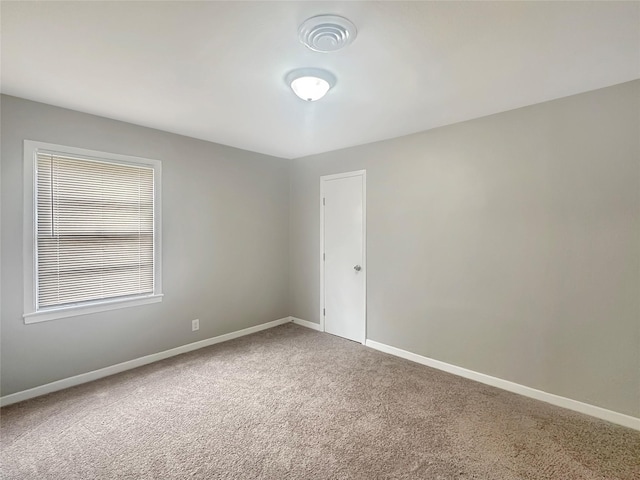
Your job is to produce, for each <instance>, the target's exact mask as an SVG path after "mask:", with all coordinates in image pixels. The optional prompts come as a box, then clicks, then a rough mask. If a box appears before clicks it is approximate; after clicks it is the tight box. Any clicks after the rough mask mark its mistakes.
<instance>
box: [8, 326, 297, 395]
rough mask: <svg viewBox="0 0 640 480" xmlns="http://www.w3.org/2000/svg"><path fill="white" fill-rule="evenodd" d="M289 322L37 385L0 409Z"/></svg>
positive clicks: (257, 327) (177, 348) (200, 342)
mask: <svg viewBox="0 0 640 480" xmlns="http://www.w3.org/2000/svg"><path fill="white" fill-rule="evenodd" d="M291 321H292V318H291V317H285V318H281V319H279V320H274V321H272V322H267V323H262V324H260V325H256V326H255V327H249V328H245V329H243V330H238V331H236V332H231V333H226V334H224V335H219V336H217V337H212V338H207V339H206V340H200V341H199V342H193V343H189V344H187V345H182V346H180V347H176V348H172V349H170V350H165V351H163V352H158V353H153V354H151V355H146V356H144V357H139V358H134V359H133V360H129V361H127V362H122V363H118V364H116V365H111V366H109V367H105V368H100V369H98V370H93V371H91V372H87V373H81V374H80V375H75V376H73V377H69V378H63V379H62V380H57V381H55V382H51V383H47V384H45V385H40V386H38V387H34V388H30V389H28V390H23V391H21V392H16V393H12V394H10V395H5V396H4V397H0V406H2V407H4V406H5V405H11V404H12V403H17V402H22V401H23V400H28V399H30V398H34V397H39V396H41V395H46V394H47V393H51V392H56V391H58V390H63V389H65V388H69V387H74V386H76V385H80V384H82V383H87V382H92V381H94V380H97V379H99V378H103V377H108V376H109V375H114V374H116V373H120V372H124V371H125V370H131V369H133V368H137V367H141V366H143V365H147V364H149V363H153V362H157V361H159V360H164V359H165V358H169V357H174V356H176V355H180V354H182V353H187V352H191V351H193V350H198V349H199V348H204V347H208V346H210V345H215V344H216V343H221V342H226V341H228V340H233V339H234V338H238V337H243V336H245V335H250V334H252V333H256V332H259V331H261V330H266V329H268V328H273V327H277V326H278V325H282V324H284V323H289V322H291Z"/></svg>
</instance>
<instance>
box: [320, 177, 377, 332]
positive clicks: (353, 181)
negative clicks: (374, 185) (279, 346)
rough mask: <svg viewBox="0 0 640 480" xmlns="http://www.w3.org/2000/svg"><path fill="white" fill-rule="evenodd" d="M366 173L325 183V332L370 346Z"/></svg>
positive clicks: (322, 229) (322, 231) (323, 179)
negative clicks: (368, 331)
mask: <svg viewBox="0 0 640 480" xmlns="http://www.w3.org/2000/svg"><path fill="white" fill-rule="evenodd" d="M365 179H366V175H365V171H364V170H362V171H358V172H349V173H344V174H338V175H328V176H325V177H321V179H320V192H321V195H322V202H321V208H322V211H321V224H320V225H321V227H320V235H321V241H320V245H321V250H322V251H321V253H320V254H321V260H320V261H321V281H320V284H321V293H320V298H321V304H322V305H321V308H322V312H321V315H322V316H321V318H322V319H324V331H325V332H327V333H332V334H334V335H339V336H341V337H344V338H348V339H349V340H354V341H356V342H360V343H364V341H365V329H366V272H367V270H366V265H365V263H366V251H365V245H366V242H365V235H366V223H365V219H366V214H365V186H366V184H365Z"/></svg>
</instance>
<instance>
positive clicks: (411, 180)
mask: <svg viewBox="0 0 640 480" xmlns="http://www.w3.org/2000/svg"><path fill="white" fill-rule="evenodd" d="M639 115H640V81H634V82H630V83H626V84H622V85H618V86H614V87H610V88H605V89H601V90H597V91H593V92H589V93H585V94H581V95H576V96H572V97H567V98H563V99H560V100H556V101H552V102H548V103H543V104H539V105H535V106H531V107H527V108H522V109H518V110H514V111H510V112H506V113H501V114H497V115H493V116H490V117H485V118H481V119H477V120H473V121H469V122H465V123H461V124H457V125H452V126H448V127H444V128H439V129H436V130H431V131H427V132H424V133H420V134H416V135H410V136H407V137H402V138H397V139H393V140H388V141H384V142H378V143H374V144H369V145H364V146H360V147H354V148H350V149H345V150H341V151H335V152H330V153H327V154H322V155H316V156H312V157H307V158H302V159H298V160H295V161H294V163H293V166H292V173H291V217H290V228H291V257H290V268H291V280H290V281H291V311H290V314H291V315H293V316H296V317H299V318H302V319H306V320H310V321H313V322H318V321H319V318H318V317H319V315H318V311H319V289H320V288H319V265H318V264H319V262H318V249H319V177H320V176H321V175H326V174H333V173H338V172H345V171H351V170H358V169H366V170H367V197H368V201H367V233H368V242H367V264H368V272H367V286H368V300H367V309H368V310H367V315H368V324H367V329H368V332H367V337H368V338H370V339H372V340H376V341H378V342H382V343H385V344H388V345H392V346H395V347H398V348H402V349H405V350H408V351H411V352H414V353H417V354H420V355H424V356H427V357H431V358H434V359H437V360H441V361H444V362H448V363H451V364H454V365H458V366H461V367H466V368H469V369H471V370H475V371H478V372H482V373H486V374H488V375H493V376H496V377H500V378H503V379H506V380H511V381H514V382H517V383H520V384H523V385H527V386H530V387H533V388H537V389H541V390H544V391H547V392H551V393H555V394H558V395H562V396H565V397H569V398H572V399H576V400H580V401H583V402H586V403H590V404H593V405H598V406H602V407H604V408H608V409H611V410H614V411H618V412H621V413H626V414H630V415H634V416H640V119H639ZM380 121H384V119H380Z"/></svg>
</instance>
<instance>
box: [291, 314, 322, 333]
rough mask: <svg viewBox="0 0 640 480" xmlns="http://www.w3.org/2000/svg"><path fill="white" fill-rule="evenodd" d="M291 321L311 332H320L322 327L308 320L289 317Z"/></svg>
mask: <svg viewBox="0 0 640 480" xmlns="http://www.w3.org/2000/svg"><path fill="white" fill-rule="evenodd" d="M289 318H291V321H292V322H293V323H295V324H296V325H300V326H303V327H307V328H310V329H311V330H317V331H319V332H321V331H322V327H321V326H320V324H318V323H314V322H310V321H309V320H302V319H301V318H296V317H289Z"/></svg>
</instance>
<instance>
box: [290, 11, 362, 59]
mask: <svg viewBox="0 0 640 480" xmlns="http://www.w3.org/2000/svg"><path fill="white" fill-rule="evenodd" d="M357 34H358V30H357V29H356V26H355V25H354V24H353V23H351V22H350V21H349V20H347V19H346V18H344V17H340V16H337V15H318V16H316V17H311V18H308V19H307V20H305V21H304V22H303V23H302V25H300V28H299V29H298V36H299V37H300V42H302V43H303V44H304V45H305V46H306V47H308V48H309V49H311V50H313V51H314V52H323V53H328V52H335V51H336V50H340V49H341V48H344V47H346V46H347V45H349V44H350V43H351V42H353V41H354V40H355V38H356V35H357Z"/></svg>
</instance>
